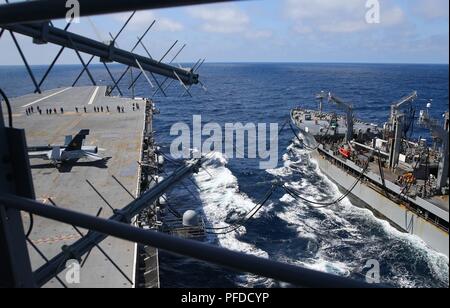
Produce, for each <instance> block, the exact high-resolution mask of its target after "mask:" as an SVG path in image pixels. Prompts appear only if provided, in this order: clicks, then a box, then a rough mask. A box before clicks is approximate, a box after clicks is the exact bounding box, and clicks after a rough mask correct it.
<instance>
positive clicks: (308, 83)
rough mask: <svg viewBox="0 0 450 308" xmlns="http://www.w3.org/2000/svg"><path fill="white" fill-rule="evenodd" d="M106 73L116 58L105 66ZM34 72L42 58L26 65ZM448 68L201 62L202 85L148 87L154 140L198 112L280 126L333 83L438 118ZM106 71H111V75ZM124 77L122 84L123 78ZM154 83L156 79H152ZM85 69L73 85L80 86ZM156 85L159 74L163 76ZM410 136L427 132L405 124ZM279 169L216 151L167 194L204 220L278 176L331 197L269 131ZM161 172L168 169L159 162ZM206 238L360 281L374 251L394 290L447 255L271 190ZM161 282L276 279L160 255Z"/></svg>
mask: <svg viewBox="0 0 450 308" xmlns="http://www.w3.org/2000/svg"><path fill="white" fill-rule="evenodd" d="M111 68H112V71H113V74H114V75H115V76H119V75H120V72H122V71H123V67H121V66H119V65H117V66H112V67H111ZM33 70H34V71H35V72H36V75H37V76H42V75H43V73H44V72H45V67H43V66H36V67H33ZM79 71H80V67H79V66H57V67H56V68H55V70H54V71H53V72H52V74H51V75H50V77H49V80H48V81H47V82H46V83H45V84H44V88H46V89H52V88H55V87H60V86H68V85H71V84H72V81H73V80H74V79H75V77H76V76H77V75H78V72H79ZM92 73H93V75H94V78H95V79H96V81H97V82H98V83H99V84H109V83H110V82H108V81H107V80H108V75H107V73H106V72H105V71H104V69H103V67H102V66H100V65H95V66H93V69H92ZM448 73H449V69H448V65H394V64H389V65H388V64H386V65H381V64H289V63H286V64H205V65H204V66H203V67H202V68H201V70H200V74H201V80H202V82H203V83H204V84H205V85H206V87H207V88H208V92H204V91H203V90H202V89H201V88H200V87H194V88H192V94H193V98H191V97H189V96H186V95H184V96H182V95H183V93H184V90H183V89H182V88H181V87H180V85H179V84H178V83H177V82H174V83H173V85H172V87H171V88H170V90H169V91H168V94H169V97H168V98H164V97H161V96H157V97H156V98H155V101H156V103H157V107H158V108H159V109H160V110H161V114H160V115H158V116H156V118H155V123H154V125H155V130H156V140H157V142H158V143H159V144H160V145H161V146H162V148H163V149H164V150H166V151H167V147H168V146H170V143H171V141H172V140H173V138H174V137H171V136H170V135H169V130H170V128H171V126H172V125H173V124H174V123H176V122H186V123H191V122H192V116H193V115H201V116H202V118H203V121H204V123H208V122H217V123H219V124H221V125H223V124H224V123H236V122H242V123H279V125H280V126H281V125H282V124H283V123H284V122H285V121H286V119H287V118H288V116H289V111H290V109H291V108H293V107H296V106H299V105H301V106H308V107H311V108H315V107H316V102H315V101H314V95H315V94H316V93H317V92H318V91H320V90H326V91H333V92H334V93H335V94H336V95H338V96H339V97H341V98H343V99H345V100H347V101H349V102H351V103H353V105H354V107H355V112H356V115H357V116H358V117H359V118H360V119H362V120H365V121H367V122H372V123H378V124H382V123H383V122H385V121H386V120H387V116H388V114H389V111H390V105H391V104H392V102H393V101H395V100H397V99H399V98H401V97H402V96H404V95H406V94H409V93H410V92H411V91H413V90H417V91H418V92H419V96H420V98H421V100H418V101H417V103H416V104H417V109H418V110H420V109H423V108H425V105H426V103H427V101H428V99H433V106H432V109H431V113H432V115H433V116H434V117H435V118H440V117H441V115H442V113H443V112H445V111H447V110H448V93H449V92H448V84H449V77H448V76H449V75H448ZM116 78H117V77H116ZM129 78H130V76H128V75H127V76H126V78H124V81H123V82H122V84H121V88H122V90H123V92H125V93H128V94H129V93H130V91H129V90H126V89H127V88H128V87H127V85H128V84H129ZM160 82H162V78H161V79H160ZM88 84H89V80H88V79H87V78H86V76H84V78H83V79H82V80H81V81H80V83H79V85H88ZM166 84H167V83H166ZM0 87H1V88H2V89H4V90H5V92H7V93H8V95H10V96H19V95H23V94H27V93H29V92H32V91H33V89H34V88H33V86H32V83H31V81H30V80H29V77H28V76H27V75H26V71H25V70H24V69H23V67H0ZM152 91H153V90H152V89H151V88H150V86H149V85H148V84H147V83H146V81H145V79H144V78H142V79H141V80H140V82H139V83H138V84H137V87H136V95H138V96H147V97H148V96H150V97H151V94H152ZM415 136H417V137H418V136H427V132H426V131H423V130H420V129H419V128H417V127H416V128H415ZM279 157H280V159H279V167H278V168H275V169H272V170H260V169H259V161H258V160H251V159H233V158H232V157H231V158H227V157H225V156H224V155H221V154H216V155H215V156H214V159H213V160H212V161H211V162H210V164H209V165H208V167H207V171H201V172H200V173H199V174H198V175H196V176H195V177H194V180H195V182H196V185H197V186H198V187H200V189H198V187H197V186H194V185H193V184H192V183H190V182H188V181H187V182H185V183H184V186H186V187H187V188H188V189H189V190H190V192H188V191H187V189H186V188H185V187H179V188H177V189H175V190H174V191H173V192H172V193H171V194H170V195H169V201H170V203H171V205H172V206H173V207H175V208H178V209H179V210H180V211H181V210H183V209H191V208H193V209H195V210H197V211H198V212H200V213H202V214H203V215H205V219H206V222H207V223H208V224H210V225H220V224H222V223H224V222H225V221H232V220H233V219H236V216H238V215H239V214H244V213H246V211H248V210H250V209H251V208H252V207H254V206H255V205H256V204H257V203H258V201H259V200H260V199H261V198H262V196H263V195H264V194H265V193H266V192H267V190H268V189H269V188H270V187H271V185H272V181H273V180H282V181H285V182H288V183H290V184H291V185H293V186H295V187H297V188H298V189H301V190H302V191H303V192H304V193H305V197H307V198H309V199H311V200H314V199H320V198H329V199H330V200H334V199H336V197H338V196H340V195H341V193H340V192H339V191H338V189H337V187H336V186H335V185H334V184H333V183H331V182H330V181H329V180H328V179H327V178H326V177H325V176H324V175H323V174H321V173H320V172H319V171H318V170H317V168H316V166H315V164H314V162H313V161H309V160H308V159H307V153H306V152H305V151H304V150H302V149H300V148H298V147H297V146H296V145H295V142H294V139H293V135H292V132H290V131H289V130H284V131H283V132H282V133H281V134H280V140H279ZM167 168H168V170H170V168H171V166H170V165H168V166H167ZM207 241H209V242H211V243H215V244H219V245H222V246H226V247H228V248H231V249H234V250H238V251H243V252H246V253H251V254H255V255H259V256H262V257H269V258H271V259H275V260H279V261H283V262H288V263H292V264H297V265H301V266H306V267H309V268H313V269H317V270H321V271H326V272H330V273H334V274H338V275H344V276H349V277H352V278H355V279H361V280H363V279H364V273H365V270H364V266H365V264H366V262H367V261H368V260H371V259H375V260H377V261H378V262H379V263H380V266H381V279H382V281H383V282H385V283H387V284H391V285H393V286H398V287H448V284H449V282H448V277H449V271H448V259H447V258H446V257H443V256H442V255H439V254H437V253H435V252H433V251H431V250H429V249H427V248H426V246H425V245H424V243H423V242H421V241H420V240H419V239H417V238H415V237H412V236H409V235H404V234H401V233H400V232H398V231H396V230H395V229H394V228H392V227H391V226H389V224H387V223H386V222H383V221H381V220H379V219H377V218H375V217H374V215H373V214H372V213H371V212H370V211H368V210H366V209H364V208H362V207H361V205H360V204H358V202H356V201H355V200H345V201H344V202H342V204H340V205H339V206H335V207H332V208H329V209H321V210H318V209H312V208H309V207H308V206H307V205H306V204H302V203H301V202H298V201H296V200H292V199H291V198H289V197H288V196H285V195H284V193H283V192H276V193H275V194H274V195H273V196H272V197H271V199H270V203H269V204H268V206H267V207H265V208H264V209H263V210H262V211H261V212H260V213H259V214H258V215H257V216H256V217H255V218H254V219H253V220H252V221H251V222H250V223H249V224H248V225H246V228H245V229H243V230H241V231H240V232H239V233H233V234H228V235H223V236H210V237H208V239H207ZM161 283H162V285H163V286H172V287H185V286H198V287H226V286H255V287H263V286H282V284H279V283H277V282H274V281H272V280H269V279H263V278H259V277H254V276H251V275H245V274H238V273H234V272H232V271H228V270H224V269H220V268H217V267H214V266H210V265H207V264H204V263H203V262H196V261H192V260H187V259H185V258H180V257H177V256H172V255H169V254H167V253H162V254H161Z"/></svg>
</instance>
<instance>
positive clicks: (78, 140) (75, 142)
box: [66, 129, 90, 151]
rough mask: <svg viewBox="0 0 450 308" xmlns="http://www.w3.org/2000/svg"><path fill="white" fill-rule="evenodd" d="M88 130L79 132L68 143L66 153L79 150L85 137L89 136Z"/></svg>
mask: <svg viewBox="0 0 450 308" xmlns="http://www.w3.org/2000/svg"><path fill="white" fill-rule="evenodd" d="M89 132H90V131H89V129H83V130H81V131H80V132H79V133H78V134H77V135H76V136H75V137H74V138H73V139H72V141H70V143H69V144H68V145H67V148H66V151H76V150H81V147H82V146H83V141H84V139H86V136H88V135H89Z"/></svg>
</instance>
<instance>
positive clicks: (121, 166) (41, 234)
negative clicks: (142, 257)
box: [11, 87, 145, 288]
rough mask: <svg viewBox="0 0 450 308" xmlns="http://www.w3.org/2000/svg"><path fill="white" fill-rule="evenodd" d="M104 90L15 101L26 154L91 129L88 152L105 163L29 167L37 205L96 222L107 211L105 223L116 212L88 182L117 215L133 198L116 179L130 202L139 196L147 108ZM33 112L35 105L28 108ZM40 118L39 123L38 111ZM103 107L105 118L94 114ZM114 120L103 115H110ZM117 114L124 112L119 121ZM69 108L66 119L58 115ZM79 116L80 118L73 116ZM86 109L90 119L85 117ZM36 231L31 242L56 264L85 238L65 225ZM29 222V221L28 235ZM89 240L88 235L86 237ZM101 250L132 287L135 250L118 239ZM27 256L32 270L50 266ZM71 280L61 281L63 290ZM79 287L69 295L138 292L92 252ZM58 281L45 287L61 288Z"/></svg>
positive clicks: (41, 225)
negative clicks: (84, 290)
mask: <svg viewBox="0 0 450 308" xmlns="http://www.w3.org/2000/svg"><path fill="white" fill-rule="evenodd" d="M105 91H106V87H80V88H60V89H55V90H51V91H47V92H44V93H43V94H41V95H39V94H32V95H27V96H24V97H20V98H16V99H12V100H11V103H12V106H13V119H14V127H16V128H23V129H25V132H26V138H27V143H28V146H37V145H43V146H45V145H48V144H52V145H61V144H64V137H65V136H66V135H75V134H76V133H78V132H79V131H80V130H82V129H89V130H90V135H89V136H87V138H86V140H85V141H84V145H93V146H98V147H99V149H100V151H99V155H101V156H102V157H105V158H107V160H106V162H97V163H88V162H86V161H80V162H78V163H75V164H73V166H72V165H69V166H64V165H63V166H62V168H61V170H58V169H56V168H55V167H54V166H52V165H51V164H49V162H48V161H44V160H40V159H33V160H31V162H30V163H31V166H32V174H33V181H34V187H35V191H36V199H37V200H38V201H41V202H43V203H44V204H46V205H47V206H51V205H50V202H49V198H50V199H51V200H53V201H54V202H55V203H56V204H57V205H58V206H61V207H64V208H67V209H70V210H74V211H78V212H82V213H86V214H90V215H96V214H97V212H98V211H99V209H100V208H103V211H102V212H101V215H100V216H101V217H103V218H108V217H110V216H112V215H113V212H112V210H111V209H110V208H109V207H108V206H107V205H106V204H105V203H104V202H103V201H102V199H101V198H100V197H99V196H98V195H97V194H96V193H95V192H94V190H93V189H92V188H91V187H90V186H89V185H88V183H87V182H86V180H88V181H90V182H91V183H92V184H93V185H94V186H95V187H96V189H97V190H98V191H99V192H100V193H101V194H102V195H103V196H104V197H105V199H106V200H107V201H109V203H110V204H111V205H112V207H113V208H117V209H120V208H122V207H124V206H125V205H127V204H128V203H129V202H130V201H132V198H131V196H130V195H128V194H127V192H126V191H124V190H123V189H122V188H121V187H120V186H119V185H118V184H117V182H115V181H114V180H113V179H112V176H116V177H117V178H118V179H119V180H120V181H121V182H122V184H123V185H124V186H125V187H126V188H127V189H128V190H129V191H130V192H131V193H132V194H133V195H136V194H137V189H138V179H139V166H138V161H140V160H141V155H142V140H143V129H144V121H145V102H144V101H135V100H132V99H123V98H114V97H106V96H105ZM136 102H138V103H139V105H140V109H139V110H136V111H133V108H132V104H133V103H136ZM29 104H32V105H29ZM23 106H28V107H31V106H33V108H34V114H32V115H30V116H27V115H26V112H25V111H26V107H23ZM38 106H39V107H40V109H41V110H43V114H42V115H39V113H38V112H37V107H38ZM101 106H103V108H104V112H103V113H102V112H99V113H96V112H94V107H101ZM107 106H108V107H109V110H110V112H109V113H108V112H106V107H107ZM117 106H120V107H122V106H123V107H124V111H125V113H119V112H118V111H117ZM61 107H63V108H64V114H61V113H60V108H61ZM75 107H78V108H79V112H78V113H77V112H76V111H75ZM84 107H86V108H87V113H85V112H84ZM47 108H52V109H53V108H56V110H57V114H56V115H55V114H52V115H47V114H46V109H47ZM34 220H35V224H34V229H33V232H32V234H31V236H30V239H31V240H32V241H33V243H34V244H35V245H37V247H38V248H39V249H40V250H41V251H42V252H43V253H44V255H45V256H46V257H47V258H48V259H51V258H52V257H54V256H55V255H57V254H58V253H60V252H61V247H62V246H63V245H70V244H72V243H73V242H75V241H76V240H78V239H79V238H80V236H79V235H78V234H77V232H76V231H75V230H74V229H73V228H72V227H71V226H68V225H65V224H61V223H58V222H55V221H51V220H46V219H43V218H40V217H34ZM28 223H29V218H28V216H27V215H25V214H24V224H25V228H27V227H28ZM82 231H83V233H84V234H86V230H82ZM100 247H101V248H103V250H105V251H106V252H107V254H108V255H109V256H110V257H111V259H112V260H114V262H115V263H117V265H119V267H120V268H121V270H122V271H123V272H124V273H125V274H126V275H127V276H128V278H129V279H131V280H132V281H134V266H135V259H136V256H135V244H133V243H128V242H125V241H122V240H118V239H115V238H111V237H109V238H107V239H106V240H105V241H104V242H102V243H101V244H100ZM29 251H30V255H31V259H32V265H33V269H34V270H36V269H37V268H39V267H40V266H41V265H43V264H44V263H45V262H44V260H43V259H42V257H41V256H39V255H38V254H37V253H36V252H35V251H34V250H33V248H32V247H31V246H29ZM65 276H66V273H65V272H63V273H61V274H60V275H59V277H60V278H61V280H62V281H64V282H66V279H65ZM80 278H81V284H72V285H68V287H113V288H126V287H133V286H132V285H131V284H130V282H129V281H128V280H127V279H126V278H125V277H124V276H123V275H122V274H121V273H120V272H119V271H118V270H117V269H116V268H114V266H113V265H112V264H111V263H110V262H109V261H108V260H107V258H106V257H105V256H104V255H102V254H101V253H100V251H99V250H98V249H97V248H94V249H93V250H92V252H91V254H90V256H89V257H88V259H87V261H86V264H85V265H84V266H83V268H82V269H81V276H80ZM60 286H61V285H60V284H59V283H58V282H57V281H56V280H55V279H54V280H52V281H51V282H50V283H49V284H47V286H46V287H60Z"/></svg>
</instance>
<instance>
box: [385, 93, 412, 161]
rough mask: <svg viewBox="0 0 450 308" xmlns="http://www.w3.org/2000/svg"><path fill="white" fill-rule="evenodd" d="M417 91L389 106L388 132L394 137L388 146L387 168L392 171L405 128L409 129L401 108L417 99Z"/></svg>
mask: <svg viewBox="0 0 450 308" xmlns="http://www.w3.org/2000/svg"><path fill="white" fill-rule="evenodd" d="M417 97H418V95H417V91H414V92H412V93H411V94H410V95H408V96H405V97H403V98H402V99H400V100H399V101H397V102H395V103H394V104H393V105H392V106H391V117H390V120H389V123H388V130H389V132H393V134H394V136H393V138H392V142H391V146H390V151H389V153H390V155H389V167H390V168H391V169H394V168H395V167H396V166H397V164H398V162H399V156H400V151H401V146H402V140H403V139H404V137H405V134H406V133H405V129H404V128H405V127H409V125H408V124H407V123H406V116H405V114H404V113H401V112H400V111H401V108H402V107H404V106H406V105H410V104H412V103H413V102H414V101H415V100H416V99H417Z"/></svg>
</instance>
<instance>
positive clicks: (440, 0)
mask: <svg viewBox="0 0 450 308" xmlns="http://www.w3.org/2000/svg"><path fill="white" fill-rule="evenodd" d="M415 2H416V3H415V5H414V12H415V13H416V14H417V15H419V16H420V17H422V18H425V19H428V20H433V19H434V20H435V19H442V18H447V19H448V18H449V16H448V11H449V1H448V0H425V1H423V0H422V1H420V0H419V1H415Z"/></svg>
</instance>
